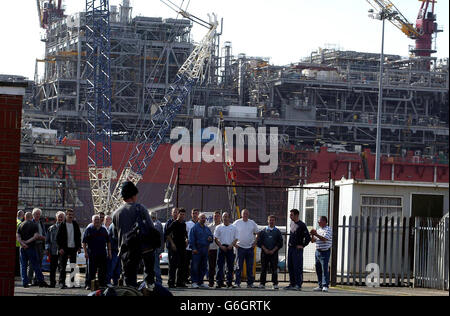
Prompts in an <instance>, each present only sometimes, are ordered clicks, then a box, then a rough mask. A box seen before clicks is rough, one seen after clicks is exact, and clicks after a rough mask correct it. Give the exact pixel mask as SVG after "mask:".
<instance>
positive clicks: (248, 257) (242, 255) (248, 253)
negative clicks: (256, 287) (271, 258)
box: [236, 248, 255, 285]
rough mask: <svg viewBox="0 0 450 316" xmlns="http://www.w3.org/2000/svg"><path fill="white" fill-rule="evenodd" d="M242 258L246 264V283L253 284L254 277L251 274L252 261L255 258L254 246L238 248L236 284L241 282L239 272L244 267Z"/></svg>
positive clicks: (240, 272)
mask: <svg viewBox="0 0 450 316" xmlns="http://www.w3.org/2000/svg"><path fill="white" fill-rule="evenodd" d="M244 260H245V263H246V265H247V284H248V285H253V282H254V281H255V277H254V275H253V261H254V260H255V248H250V249H244V248H238V267H239V268H238V270H237V271H236V285H240V284H241V274H242V270H243V268H244Z"/></svg>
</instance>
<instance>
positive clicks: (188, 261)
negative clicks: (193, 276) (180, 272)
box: [183, 249, 192, 283]
mask: <svg viewBox="0 0 450 316" xmlns="http://www.w3.org/2000/svg"><path fill="white" fill-rule="evenodd" d="M184 258H185V263H184V272H185V275H184V280H183V283H189V277H190V275H189V271H191V264H192V250H187V249H186V256H185V257H184ZM191 281H192V280H191Z"/></svg>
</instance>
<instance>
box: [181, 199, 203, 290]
mask: <svg viewBox="0 0 450 316" xmlns="http://www.w3.org/2000/svg"><path fill="white" fill-rule="evenodd" d="M199 214H200V210H199V209H196V208H194V209H193V210H192V211H191V217H192V219H191V220H190V221H189V222H186V231H187V235H188V236H189V233H190V232H191V229H192V227H194V226H195V224H197V223H198V216H199ZM191 261H192V249H191V247H189V244H188V246H187V247H186V263H185V267H186V269H185V271H186V276H185V281H184V283H185V284H190V283H191V282H190V280H189V277H190V272H191Z"/></svg>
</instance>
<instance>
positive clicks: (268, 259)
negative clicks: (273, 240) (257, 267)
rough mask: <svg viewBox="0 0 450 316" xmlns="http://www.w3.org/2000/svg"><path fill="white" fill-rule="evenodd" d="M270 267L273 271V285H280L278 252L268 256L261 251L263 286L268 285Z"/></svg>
mask: <svg viewBox="0 0 450 316" xmlns="http://www.w3.org/2000/svg"><path fill="white" fill-rule="evenodd" d="M269 266H270V269H271V270H272V283H273V285H278V251H277V252H275V253H274V254H273V255H266V254H265V253H264V250H261V284H262V285H266V278H267V270H268V268H269Z"/></svg>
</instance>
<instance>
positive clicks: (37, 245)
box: [28, 208, 47, 286]
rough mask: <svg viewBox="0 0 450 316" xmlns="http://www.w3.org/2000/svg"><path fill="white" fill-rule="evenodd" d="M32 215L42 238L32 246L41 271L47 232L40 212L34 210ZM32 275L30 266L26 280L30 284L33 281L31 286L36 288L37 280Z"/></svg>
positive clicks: (32, 271)
mask: <svg viewBox="0 0 450 316" xmlns="http://www.w3.org/2000/svg"><path fill="white" fill-rule="evenodd" d="M32 215H33V222H34V223H36V224H37V226H38V229H39V235H40V236H41V237H42V238H41V239H38V240H36V241H35V246H34V247H35V249H36V253H37V254H38V264H39V267H40V268H41V270H42V259H43V258H44V250H45V237H46V235H47V231H46V229H45V226H44V223H43V222H42V221H41V215H42V210H41V209H39V208H35V209H34V210H33V212H32ZM34 274H35V273H34V270H33V266H32V265H30V266H29V267H28V279H29V280H30V282H32V281H33V285H35V286H36V285H38V280H37V278H36V276H35V275H34ZM33 276H34V277H33Z"/></svg>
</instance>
